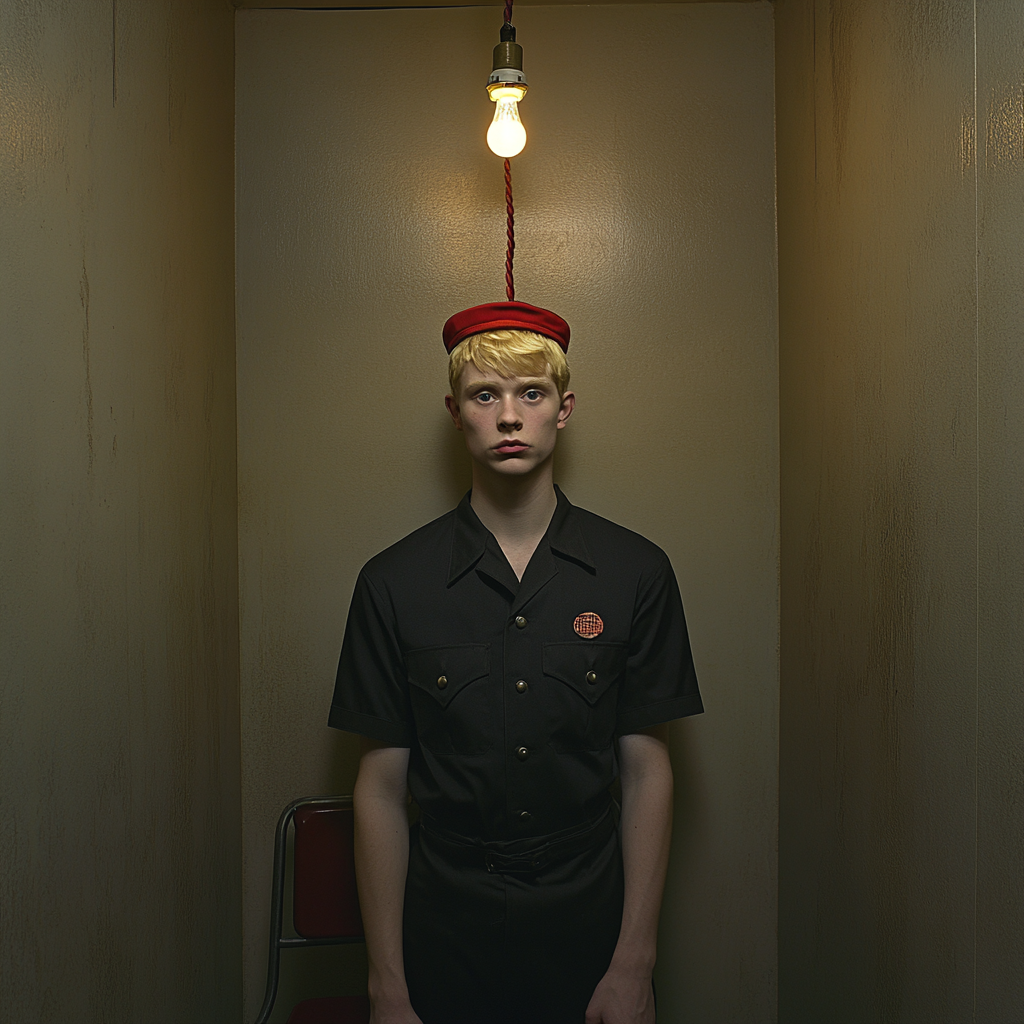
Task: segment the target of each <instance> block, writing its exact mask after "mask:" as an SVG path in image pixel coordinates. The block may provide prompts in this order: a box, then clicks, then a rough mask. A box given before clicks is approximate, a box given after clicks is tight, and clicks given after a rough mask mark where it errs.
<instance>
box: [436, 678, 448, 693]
mask: <svg viewBox="0 0 1024 1024" xmlns="http://www.w3.org/2000/svg"><path fill="white" fill-rule="evenodd" d="M447 685H448V677H447V676H438V677H437V688H438V689H439V690H443V689H444V688H445V687H446V686H447Z"/></svg>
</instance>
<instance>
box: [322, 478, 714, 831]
mask: <svg viewBox="0 0 1024 1024" xmlns="http://www.w3.org/2000/svg"><path fill="white" fill-rule="evenodd" d="M557 496H558V504H557V507H556V509H555V513H554V515H553V516H552V518H551V523H550V525H549V526H548V529H547V532H546V534H545V535H544V538H543V539H542V540H541V542H540V544H539V545H538V547H537V550H536V551H535V552H534V554H533V557H532V558H531V560H530V563H529V565H528V566H527V569H526V572H525V573H524V575H523V579H522V582H520V581H519V580H518V579H516V575H515V573H514V572H513V571H512V567H511V566H510V565H509V563H508V560H507V559H506V558H505V556H504V554H503V553H502V551H501V548H500V547H499V546H498V543H497V541H496V540H495V539H494V536H493V535H492V534H491V533H490V531H489V530H487V529H486V527H484V525H483V524H482V523H481V522H480V520H479V519H478V518H477V516H476V513H475V512H474V511H473V508H472V506H471V505H470V502H469V495H467V496H466V497H465V498H464V499H463V500H462V502H461V504H460V505H459V506H458V508H456V509H455V510H454V511H452V512H449V513H448V514H447V515H444V516H441V518H439V519H436V520H434V522H432V523H428V524H427V525H426V526H424V527H422V528H421V529H419V530H416V531H415V532H413V533H411V534H409V536H407V537H405V538H404V539H402V540H400V541H399V542H398V543H397V544H394V545H392V546H391V547H389V548H387V549H386V550H385V551H382V552H381V553H380V554H379V555H376V556H375V557H374V558H372V559H370V561H369V562H367V564H366V565H365V566H364V567H363V570H362V572H361V573H360V574H359V578H358V580H357V582H356V587H355V593H354V594H353V597H352V605H351V608H350V610H349V616H348V625H347V627H346V630H345V639H344V643H343V645H342V651H341V661H340V663H339V666H338V678H337V684H336V687H335V692H334V701H333V703H332V705H331V712H330V719H329V723H330V725H332V726H334V727H335V728H338V729H346V730H349V731H351V732H356V733H361V734H362V735H365V736H369V737H372V738H373V739H377V740H380V741H382V742H384V743H388V744H392V745H394V746H400V747H409V748H410V750H411V753H410V760H409V788H410V791H411V793H412V796H413V799H415V800H416V802H417V803H418V804H419V805H420V808H421V810H423V811H424V812H426V813H427V814H429V815H430V816H431V818H432V819H433V820H434V821H435V822H436V823H438V824H439V825H441V826H443V827H444V828H447V829H450V830H452V831H454V832H458V833H460V834H462V835H466V836H473V837H476V838H479V839H484V840H500V839H520V838H530V837H534V836H543V835H547V834H549V833H552V832H556V831H559V830H561V829H565V828H568V827H571V826H573V825H576V824H579V823H582V822H584V821H586V820H588V819H590V818H592V817H594V816H595V815H597V814H599V813H600V812H601V811H602V810H603V809H604V808H605V806H606V805H607V801H608V787H609V785H610V784H611V782H612V781H613V780H614V778H615V776H616V774H617V771H618V767H617V762H616V753H615V739H616V737H618V736H621V735H623V734H625V733H630V732H636V731H638V730H640V729H645V728H648V727H649V726H652V725H657V724H659V723H661V722H667V721H671V720H672V719H675V718H681V717H683V716H685V715H693V714H699V713H700V712H702V711H703V710H704V709H703V706H702V704H701V698H700V692H699V690H698V688H697V677H696V674H695V672H694V667H693V658H692V656H691V653H690V642H689V638H688V636H687V632H686V621H685V619H684V617H683V605H682V601H681V599H680V596H679V588H678V586H677V585H676V579H675V575H674V573H673V572H672V566H671V564H670V563H669V560H668V557H667V556H666V555H665V553H664V552H663V551H662V550H661V549H660V548H659V547H657V546H656V545H654V544H652V543H651V542H650V541H648V540H645V539H644V538H643V537H641V536H640V535H639V534H636V533H633V532H632V531H631V530H627V529H624V528H623V527H621V526H617V525H615V524H614V523H611V522H609V521H608V520H606V519H602V518H601V517H600V516H596V515H594V514H593V513H590V512H586V511H584V510H583V509H580V508H576V507H575V506H573V505H571V504H570V503H569V501H568V500H567V499H566V497H565V496H564V495H563V494H562V492H561V491H558V492H557Z"/></svg>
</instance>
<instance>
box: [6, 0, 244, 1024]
mask: <svg viewBox="0 0 1024 1024" xmlns="http://www.w3.org/2000/svg"><path fill="white" fill-rule="evenodd" d="M232 18H233V15H232V9H231V6H230V4H229V3H227V2H222V0H206V2H200V0H194V2H176V0H117V2H116V3H113V2H110V0H102V2H101V0H64V2H60V0H45V2H38V0H37V2H28V0H2V2H0V207H2V209H0V237H2V238H3V246H2V247H0V274H2V285H0V287H2V302H0V354H2V355H0V358H2V367H0V423H2V427H0V433H2V436H3V446H2V450H0V649H2V654H0V1020H2V1021H4V1022H10V1024H24V1022H26V1021H55V1022H62V1024H64V1022H69V1021H71V1022H75V1024H83V1022H90V1021H95V1022H100V1021H103V1022H115V1021H125V1022H127V1021H153V1022H156V1021H166V1022H169V1024H182V1022H184V1021H189V1022H196V1021H211V1022H213V1021H217V1022H220V1021H229V1020H235V1019H237V1018H238V1015H239V1012H240V1005H239V993H240V980H239V979H240V974H239V952H238V947H239V943H240V916H239V894H240V866H239V861H240V855H239V841H238V837H239V832H240V824H239V804H238V799H239V797H238V793H239V789H238V786H239V783H238V773H239V751H238V702H237V672H238V668H237V568H236V566H237V542H236V499H235V450H234V449H235V425H234V386H235V384H234V354H233V306H232V302H233V281H232V273H233V262H232V261H233V252H232V61H233V39H232Z"/></svg>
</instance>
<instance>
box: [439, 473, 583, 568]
mask: <svg viewBox="0 0 1024 1024" xmlns="http://www.w3.org/2000/svg"><path fill="white" fill-rule="evenodd" d="M472 493H473V492H472V491H467V492H466V496H465V497H464V498H463V499H462V501H460V502H459V505H458V508H456V509H455V529H454V532H453V534H452V553H451V560H450V562H449V564H448V586H449V587H450V586H451V585H452V584H453V583H454V582H455V581H456V580H457V579H460V578H461V577H462V576H464V575H465V574H466V573H467V572H468V571H469V570H470V569H472V568H473V566H474V565H476V564H477V562H479V561H480V559H481V558H483V556H484V552H485V551H486V550H487V544H488V540H490V541H491V542H492V543H494V544H496V542H495V541H494V539H493V537H492V535H491V531H490V530H488V529H487V527H486V526H484V524H483V523H481V522H480V520H479V518H478V517H477V514H476V513H475V512H474V511H473V506H472V505H471V504H470V501H469V499H470V495H471V494H472ZM555 497H556V499H557V504H556V505H555V513H554V515H553V516H552V517H551V522H550V523H549V524H548V528H547V532H546V533H545V534H544V538H543V539H542V540H541V544H545V543H547V544H548V545H549V546H550V548H551V550H552V551H553V552H555V553H556V554H559V555H562V556H563V557H565V558H571V559H572V560H573V561H574V562H578V563H579V564H580V565H582V566H584V567H585V568H586V569H589V570H590V571H591V572H596V571H597V567H596V566H595V565H594V559H593V557H592V556H591V554H590V549H589V548H588V547H587V542H586V541H585V540H584V539H583V531H582V530H581V529H580V525H579V516H578V515H576V509H575V507H574V506H573V505H572V503H571V502H570V501H569V499H568V498H567V497H566V496H565V495H564V494H563V493H562V491H561V489H560V488H559V487H558V486H557V485H556V486H555Z"/></svg>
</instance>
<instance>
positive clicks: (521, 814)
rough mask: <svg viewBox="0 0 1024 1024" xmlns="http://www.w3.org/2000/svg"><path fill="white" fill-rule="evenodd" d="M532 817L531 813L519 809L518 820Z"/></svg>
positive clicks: (526, 819)
mask: <svg viewBox="0 0 1024 1024" xmlns="http://www.w3.org/2000/svg"><path fill="white" fill-rule="evenodd" d="M532 817H533V815H532V814H531V813H530V812H529V811H520V812H519V820H520V821H529V820H530V819H531V818H532Z"/></svg>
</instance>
